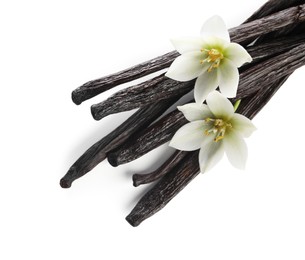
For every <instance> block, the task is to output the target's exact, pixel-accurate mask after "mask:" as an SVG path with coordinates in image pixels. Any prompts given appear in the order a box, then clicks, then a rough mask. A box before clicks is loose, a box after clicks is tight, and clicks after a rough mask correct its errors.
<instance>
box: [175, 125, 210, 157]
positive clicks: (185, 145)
mask: <svg viewBox="0 0 305 260" xmlns="http://www.w3.org/2000/svg"><path fill="white" fill-rule="evenodd" d="M205 130H206V125H205V124H204V121H202V120H198V121H193V122H190V123H188V124H186V125H184V126H182V127H181V128H180V129H179V130H178V131H177V132H176V133H175V135H174V137H173V138H172V140H171V142H170V144H169V145H170V146H172V147H174V148H176V149H178V150H182V151H194V150H197V149H199V148H200V147H201V143H202V142H203V139H204V138H205V137H206V136H205V135H204V131H205Z"/></svg>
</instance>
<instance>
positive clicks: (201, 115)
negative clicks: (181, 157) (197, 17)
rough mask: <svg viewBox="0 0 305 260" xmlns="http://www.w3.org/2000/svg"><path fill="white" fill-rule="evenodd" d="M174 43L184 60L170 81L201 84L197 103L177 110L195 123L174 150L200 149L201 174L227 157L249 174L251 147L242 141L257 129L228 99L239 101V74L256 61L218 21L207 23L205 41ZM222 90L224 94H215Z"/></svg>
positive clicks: (171, 70) (216, 18)
mask: <svg viewBox="0 0 305 260" xmlns="http://www.w3.org/2000/svg"><path fill="white" fill-rule="evenodd" d="M172 43H173V45H174V46H175V48H176V50H177V51H178V52H179V53H180V54H181V55H180V56H179V57H178V58H176V59H175V61H174V62H173V63H172V65H171V66H170V68H169V70H168V72H167V73H166V76H167V77H169V78H172V79H174V80H177V81H189V80H192V79H195V78H197V79H196V83H195V88H194V97H195V101H196V103H191V104H186V105H184V106H180V107H178V109H179V110H180V111H181V112H182V113H183V114H184V116H185V117H186V119H187V120H188V121H190V123H188V124H186V125H184V126H183V127H181V128H180V129H179V130H178V131H177V132H176V134H175V135H174V137H173V138H172V140H171V142H170V146H172V147H174V148H176V149H179V150H184V151H193V150H197V149H200V153H199V164H200V170H201V172H202V173H203V172H206V171H207V170H209V169H211V168H212V167H213V166H214V165H215V164H216V163H217V162H218V161H219V160H220V159H221V158H222V156H223V154H224V152H226V155H227V157H228V159H229V161H230V162H231V164H232V165H233V166H235V167H237V168H244V166H245V162H246V159H247V146H246V144H245V141H244V140H243V138H244V137H248V136H250V135H251V134H252V132H253V131H254V130H255V129H256V128H255V127H254V125H253V123H252V122H251V121H250V120H249V119H248V118H246V117H245V116H243V115H241V114H237V113H235V110H236V108H235V109H234V107H233V105H232V103H231V102H230V101H229V100H228V99H227V98H233V97H236V93H237V88H238V83H239V73H238V68H239V67H240V66H242V65H243V64H244V63H246V62H251V61H252V58H251V56H250V55H249V54H248V52H247V51H246V50H245V49H244V48H243V47H242V46H241V45H239V44H237V43H231V42H230V36H229V32H228V30H227V28H226V25H225V23H224V21H223V20H222V19H221V18H220V17H219V16H214V17H212V18H210V19H209V20H208V21H206V22H205V24H204V25H203V27H202V29H201V37H197V38H180V39H175V40H172ZM218 87H219V90H220V92H221V93H220V92H218V91H215V90H216V89H217V88H218ZM204 101H206V105H205V104H203V103H204Z"/></svg>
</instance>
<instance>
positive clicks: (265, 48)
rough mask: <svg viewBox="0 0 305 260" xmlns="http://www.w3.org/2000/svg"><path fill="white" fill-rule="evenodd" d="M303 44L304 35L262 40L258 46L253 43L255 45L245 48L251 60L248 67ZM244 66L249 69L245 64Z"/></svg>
mask: <svg viewBox="0 0 305 260" xmlns="http://www.w3.org/2000/svg"><path fill="white" fill-rule="evenodd" d="M263 38H264V37H263ZM303 43H305V33H300V34H297V33H295V34H293V35H289V36H280V37H279V38H276V39H273V38H271V39H268V40H267V39H264V40H262V42H260V43H259V44H258V43H255V45H252V46H249V47H246V50H247V52H248V53H249V54H250V55H251V57H252V58H253V61H252V62H251V63H250V64H249V65H250V66H251V65H252V64H255V63H257V62H260V61H262V60H265V59H267V58H271V57H273V56H275V55H279V54H282V53H284V52H287V51H289V50H291V49H293V48H295V47H298V46H299V45H301V44H303ZM246 66H247V67H249V66H248V65H247V64H246Z"/></svg>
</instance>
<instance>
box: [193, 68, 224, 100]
mask: <svg viewBox="0 0 305 260" xmlns="http://www.w3.org/2000/svg"><path fill="white" fill-rule="evenodd" d="M217 87H218V78H217V71H216V70H212V71H211V72H208V71H205V72H204V73H203V74H202V75H201V76H200V77H198V79H197V80H196V83H195V88H194V96H195V101H196V103H198V104H201V103H203V101H205V100H206V98H207V96H208V94H209V93H211V92H212V91H214V90H215V89H216V88H217Z"/></svg>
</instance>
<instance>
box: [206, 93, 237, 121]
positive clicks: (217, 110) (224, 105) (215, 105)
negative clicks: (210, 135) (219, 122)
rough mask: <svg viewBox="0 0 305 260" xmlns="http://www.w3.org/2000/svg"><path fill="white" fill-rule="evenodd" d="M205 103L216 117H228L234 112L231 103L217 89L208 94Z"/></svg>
mask: <svg viewBox="0 0 305 260" xmlns="http://www.w3.org/2000/svg"><path fill="white" fill-rule="evenodd" d="M207 105H208V107H209V109H210V110H211V112H212V113H213V114H214V116H215V117H216V118H222V119H229V118H231V116H232V115H233V113H234V108H233V105H232V103H231V102H230V101H229V100H228V99H227V98H225V97H224V96H223V95H221V94H220V93H219V92H218V91H213V92H212V93H210V94H209V95H208V97H207Z"/></svg>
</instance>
